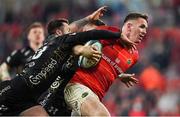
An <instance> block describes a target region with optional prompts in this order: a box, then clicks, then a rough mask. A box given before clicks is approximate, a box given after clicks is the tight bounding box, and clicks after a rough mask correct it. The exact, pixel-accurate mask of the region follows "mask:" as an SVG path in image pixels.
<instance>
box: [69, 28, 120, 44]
mask: <svg viewBox="0 0 180 117" xmlns="http://www.w3.org/2000/svg"><path fill="white" fill-rule="evenodd" d="M118 38H120V33H119V32H112V31H106V30H91V31H87V32H80V33H72V34H70V36H69V37H68V38H67V39H66V42H68V43H74V44H79V43H85V42H87V41H89V40H100V39H118Z"/></svg>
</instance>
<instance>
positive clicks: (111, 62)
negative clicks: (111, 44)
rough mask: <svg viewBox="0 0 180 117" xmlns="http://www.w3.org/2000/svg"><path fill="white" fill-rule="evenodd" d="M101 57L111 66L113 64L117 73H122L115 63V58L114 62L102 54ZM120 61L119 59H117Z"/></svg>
mask: <svg viewBox="0 0 180 117" xmlns="http://www.w3.org/2000/svg"><path fill="white" fill-rule="evenodd" d="M102 58H103V59H104V60H105V61H107V62H108V63H109V64H110V65H111V66H113V67H114V68H115V69H116V70H117V71H118V72H119V73H122V72H123V71H122V69H121V68H120V67H119V66H118V65H117V63H116V62H117V59H116V62H114V61H112V60H111V59H110V58H109V57H108V56H106V55H104V54H102ZM118 62H120V60H118Z"/></svg>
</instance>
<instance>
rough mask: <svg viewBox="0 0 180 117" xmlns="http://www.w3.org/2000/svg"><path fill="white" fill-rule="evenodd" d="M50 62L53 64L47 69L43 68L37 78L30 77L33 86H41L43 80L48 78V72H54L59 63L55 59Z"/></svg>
mask: <svg viewBox="0 0 180 117" xmlns="http://www.w3.org/2000/svg"><path fill="white" fill-rule="evenodd" d="M50 60H51V62H50V63H49V64H48V65H47V66H46V67H44V68H42V69H41V71H40V72H39V73H38V74H37V75H36V76H33V75H31V76H30V77H29V79H30V82H31V83H32V84H34V85H37V84H39V83H40V80H41V79H44V78H46V77H47V73H48V72H50V71H53V69H54V68H55V65H56V64H57V61H56V60H55V59H53V58H51V59H50Z"/></svg>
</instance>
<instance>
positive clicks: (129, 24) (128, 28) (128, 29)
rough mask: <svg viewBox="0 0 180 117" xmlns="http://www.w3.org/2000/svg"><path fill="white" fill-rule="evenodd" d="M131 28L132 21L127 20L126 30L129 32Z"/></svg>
mask: <svg viewBox="0 0 180 117" xmlns="http://www.w3.org/2000/svg"><path fill="white" fill-rule="evenodd" d="M131 28H132V23H130V22H128V23H127V31H128V32H131Z"/></svg>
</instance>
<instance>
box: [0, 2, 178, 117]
mask: <svg viewBox="0 0 180 117" xmlns="http://www.w3.org/2000/svg"><path fill="white" fill-rule="evenodd" d="M102 5H107V6H109V9H108V12H107V13H106V14H105V16H104V17H103V18H102V19H103V20H104V22H105V23H107V24H109V25H113V26H121V25H122V21H123V19H124V17H125V16H126V15H127V14H128V13H129V12H140V13H146V14H148V15H149V16H150V20H149V30H148V36H147V39H146V40H144V42H143V43H142V44H141V45H140V46H138V49H139V50H140V60H139V62H138V63H137V64H136V65H135V66H134V67H133V68H132V69H131V70H129V71H128V72H129V73H134V72H135V73H136V75H137V78H138V79H139V80H140V85H138V86H134V87H132V88H129V89H128V88H126V87H125V85H124V84H122V83H121V82H118V81H116V82H115V83H114V84H113V86H112V87H111V89H110V90H109V92H108V94H107V95H106V97H105V98H104V100H103V102H104V104H105V105H106V106H107V108H108V110H109V111H110V113H111V115H116V116H123V115H124V116H127V115H129V116H145V115H151V116H155V115H161V116H162V115H168V116H170V115H180V90H179V89H180V62H179V61H180V54H179V52H180V45H179V43H180V29H179V26H180V0H0V63H2V62H3V61H4V59H5V58H6V57H7V56H8V55H9V54H10V52H12V51H13V50H14V49H19V48H21V47H22V46H23V45H24V44H26V39H25V36H24V35H25V34H24V32H23V31H24V29H25V28H26V27H27V26H28V25H29V24H31V23H32V22H34V21H40V22H42V23H43V24H46V23H47V21H48V20H50V19H51V18H54V17H57V18H58V17H64V18H68V19H69V20H70V21H74V20H77V19H80V18H82V17H84V16H86V15H88V14H89V13H92V12H93V11H94V10H96V9H97V8H98V7H100V6H102Z"/></svg>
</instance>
